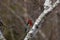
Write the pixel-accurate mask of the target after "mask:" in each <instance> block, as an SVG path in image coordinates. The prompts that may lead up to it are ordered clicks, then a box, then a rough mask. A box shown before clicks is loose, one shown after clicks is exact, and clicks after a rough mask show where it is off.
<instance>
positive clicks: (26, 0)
mask: <svg viewBox="0 0 60 40" xmlns="http://www.w3.org/2000/svg"><path fill="white" fill-rule="evenodd" d="M55 1H56V0H52V2H53V3H54V2H55ZM44 2H45V0H0V20H2V23H3V25H2V26H1V29H0V30H1V31H2V33H3V35H4V37H5V38H6V40H23V39H24V37H25V36H26V34H27V32H25V27H26V26H27V25H26V24H25V19H24V18H26V17H25V15H27V17H28V18H29V19H31V20H32V21H34V22H35V20H36V19H37V18H38V16H39V15H40V14H41V12H43V10H44V5H43V4H44ZM59 8H60V5H58V6H57V7H56V8H54V9H53V11H51V12H50V13H49V14H48V15H47V16H45V17H44V22H43V23H42V25H41V26H42V27H41V28H40V30H42V32H43V33H44V34H45V35H46V38H45V39H47V40H60V9H59ZM45 39H44V38H43V37H42V36H41V34H40V33H39V32H38V33H37V35H36V37H35V38H33V39H32V40H45Z"/></svg>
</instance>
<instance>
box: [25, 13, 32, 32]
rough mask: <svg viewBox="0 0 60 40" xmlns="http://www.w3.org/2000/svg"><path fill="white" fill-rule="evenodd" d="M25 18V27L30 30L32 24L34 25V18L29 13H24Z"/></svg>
mask: <svg viewBox="0 0 60 40" xmlns="http://www.w3.org/2000/svg"><path fill="white" fill-rule="evenodd" d="M24 20H25V23H26V26H27V27H26V28H25V31H29V30H30V29H31V28H32V26H33V22H32V20H31V19H30V18H29V15H28V14H25V15H24Z"/></svg>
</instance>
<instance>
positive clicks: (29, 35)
mask: <svg viewBox="0 0 60 40" xmlns="http://www.w3.org/2000/svg"><path fill="white" fill-rule="evenodd" d="M51 3H52V2H51V1H50V0H46V1H45V3H44V11H43V12H42V13H41V14H40V16H39V17H38V18H37V19H36V21H35V23H34V25H33V27H32V29H31V30H30V31H29V32H28V33H27V35H26V37H25V38H24V40H29V39H30V38H32V37H34V35H35V34H36V33H37V31H38V28H39V27H38V24H39V23H40V22H41V21H42V19H43V17H45V15H46V14H48V12H50V11H52V10H53V9H54V8H55V7H56V6H57V5H58V4H59V3H60V0H57V1H56V2H55V3H54V4H53V5H52V4H51ZM47 7H48V8H47ZM40 25H41V24H40ZM40 27H41V26H40Z"/></svg>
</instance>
